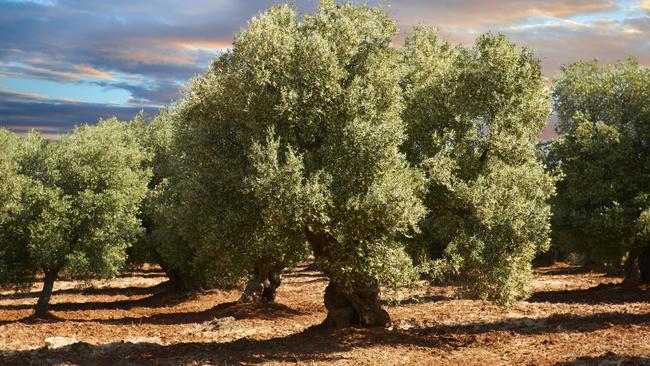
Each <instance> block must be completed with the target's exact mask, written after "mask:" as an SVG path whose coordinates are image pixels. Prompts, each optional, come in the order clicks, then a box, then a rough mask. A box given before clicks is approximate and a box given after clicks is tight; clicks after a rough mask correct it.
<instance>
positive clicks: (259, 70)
mask: <svg viewBox="0 0 650 366" xmlns="http://www.w3.org/2000/svg"><path fill="white" fill-rule="evenodd" d="M396 34H397V27H396V26H395V23H394V22H393V21H392V20H390V19H389V18H388V17H387V15H386V14H385V13H383V12H382V11H381V10H379V9H378V8H373V7H368V6H354V5H351V4H345V5H337V4H336V3H335V2H334V1H322V2H321V3H320V5H319V7H318V9H317V11H316V12H315V13H314V14H306V15H304V17H303V18H302V19H299V18H298V16H297V14H296V12H295V10H294V9H293V8H292V7H291V6H289V5H279V6H275V7H273V8H271V9H269V10H268V11H266V12H265V13H263V14H261V15H260V16H259V17H256V18H253V19H252V20H251V21H250V22H249V24H248V27H247V28H246V29H244V30H243V31H241V32H240V33H239V34H237V36H236V37H235V41H234V43H233V47H232V49H231V50H230V51H229V52H227V53H225V54H224V55H222V56H221V57H219V58H218V59H217V60H216V61H214V62H213V63H212V65H211V66H210V68H209V70H208V71H207V72H206V73H205V74H204V75H203V76H201V77H198V78H197V79H195V80H194V81H193V82H192V83H191V87H190V89H189V92H188V94H187V96H186V100H185V101H184V103H183V105H182V110H181V118H182V120H183V121H184V123H186V129H187V130H186V132H185V133H186V137H185V138H186V140H185V141H184V142H185V143H184V146H186V147H187V152H186V153H187V155H188V156H189V161H190V163H191V164H192V166H193V167H194V168H195V169H196V170H195V174H196V179H197V183H198V186H199V187H200V188H199V189H197V190H196V191H195V192H194V195H193V197H191V198H190V199H191V200H192V202H193V203H192V206H193V207H194V208H195V209H196V210H197V211H196V212H200V213H201V214H199V215H198V216H199V217H200V219H199V220H198V221H197V222H196V224H197V226H198V227H199V228H198V229H196V230H195V232H200V233H201V235H202V236H203V237H204V238H205V239H204V240H203V241H202V242H203V243H205V244H206V245H207V248H209V250H210V252H212V253H213V254H212V256H216V258H218V260H219V262H220V264H218V265H219V266H224V265H227V264H232V266H231V267H230V268H227V271H228V272H229V273H234V272H236V271H237V270H238V269H242V268H244V269H247V270H248V271H250V270H252V269H253V268H256V272H257V273H262V272H263V273H265V276H266V275H267V274H268V273H269V272H273V271H278V270H279V269H281V268H283V267H285V266H288V265H291V264H292V263H294V262H295V261H296V260H299V259H301V258H305V255H306V254H307V253H308V252H307V251H306V246H305V242H306V241H307V242H309V244H310V247H311V252H312V253H313V254H314V255H315V257H316V259H317V262H318V264H319V266H320V267H321V269H322V270H323V271H324V272H325V274H326V275H327V276H328V277H329V278H330V281H331V282H330V285H329V286H328V290H327V291H326V305H327V307H328V309H329V311H330V315H329V319H330V321H331V322H332V323H334V324H335V325H347V324H349V323H360V324H368V325H372V324H385V323H386V322H387V321H388V314H387V313H386V312H385V311H384V310H382V309H381V308H380V306H379V303H378V298H377V296H378V291H379V284H385V285H398V284H403V283H404V282H405V281H407V280H410V279H411V278H412V276H413V275H414V273H415V271H413V270H412V268H413V267H412V265H411V260H410V258H409V257H408V255H407V254H406V253H405V251H404V249H403V245H402V243H401V240H400V239H401V238H400V237H401V236H403V235H409V234H410V233H412V232H413V230H414V228H415V227H416V224H417V222H418V221H419V220H420V218H421V217H422V216H423V215H424V212H425V209H424V207H423V206H422V204H421V200H420V196H421V194H422V193H423V188H424V180H423V176H422V174H421V173H420V172H419V171H418V170H417V169H415V168H411V167H409V166H408V163H407V161H406V159H405V157H404V155H403V154H402V153H401V152H400V149H399V147H400V145H401V144H402V143H403V141H404V139H405V133H404V132H405V126H404V123H403V121H402V119H401V118H400V112H401V106H402V105H401V99H402V93H401V89H400V84H399V83H400V81H401V77H402V73H401V70H402V69H403V68H402V65H401V58H400V55H399V53H398V52H397V51H396V50H395V49H394V48H393V47H392V46H391V40H392V39H393V37H394V36H395V35H396ZM230 261H232V263H230Z"/></svg>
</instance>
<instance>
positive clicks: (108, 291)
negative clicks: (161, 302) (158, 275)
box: [0, 281, 171, 300]
mask: <svg viewBox="0 0 650 366" xmlns="http://www.w3.org/2000/svg"><path fill="white" fill-rule="evenodd" d="M170 287H171V285H170V284H169V282H168V281H165V282H161V283H159V284H157V285H155V286H148V287H139V286H129V287H75V288H67V289H60V290H54V291H52V296H57V295H100V296H101V295H103V296H117V295H124V296H138V295H150V294H155V293H160V292H163V291H166V290H168V289H169V288H170ZM40 294H41V292H40V291H30V292H16V293H14V294H10V295H0V300H20V299H31V298H37V297H38V296H39V295H40Z"/></svg>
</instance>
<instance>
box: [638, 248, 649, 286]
mask: <svg viewBox="0 0 650 366" xmlns="http://www.w3.org/2000/svg"><path fill="white" fill-rule="evenodd" d="M638 262H639V279H640V280H641V282H650V246H646V247H645V248H643V250H642V251H641V253H640V254H639V259H638Z"/></svg>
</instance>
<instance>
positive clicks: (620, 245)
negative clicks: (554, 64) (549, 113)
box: [551, 60, 650, 281]
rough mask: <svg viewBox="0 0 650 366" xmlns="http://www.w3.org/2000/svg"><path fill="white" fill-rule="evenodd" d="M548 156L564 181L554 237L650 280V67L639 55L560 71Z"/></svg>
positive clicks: (560, 186) (556, 204)
mask: <svg viewBox="0 0 650 366" xmlns="http://www.w3.org/2000/svg"><path fill="white" fill-rule="evenodd" d="M553 97H554V104H555V110H556V112H557V115H558V120H559V121H558V125H557V132H558V133H559V134H560V137H559V138H558V139H557V140H556V141H554V142H553V144H552V149H551V153H552V154H553V155H554V159H555V160H557V161H558V166H559V168H560V169H561V171H562V174H563V180H562V181H561V182H559V183H558V195H557V197H556V198H555V199H554V200H553V210H554V219H553V232H554V241H555V242H556V244H557V245H558V246H560V247H561V248H563V249H564V250H566V251H568V252H574V253H579V254H582V255H583V256H584V257H585V260H586V262H587V263H591V264H606V265H612V266H615V267H618V266H620V265H621V263H622V262H623V260H624V259H626V265H625V268H626V277H627V279H628V280H635V279H637V277H638V275H639V267H640V269H641V279H643V280H645V281H649V280H650V247H649V246H648V243H650V237H649V236H648V233H649V232H648V212H650V211H648V208H649V207H650V196H649V194H650V175H649V174H648V172H650V144H649V143H648V141H650V69H647V68H643V67H640V66H639V64H638V63H637V62H636V61H634V60H627V61H625V62H621V63H618V64H615V65H599V64H598V63H597V62H596V61H595V60H594V61H589V62H582V61H581V62H576V63H574V64H571V65H568V66H565V67H563V68H562V72H561V74H560V76H559V77H558V79H557V81H556V85H555V88H554V91H553Z"/></svg>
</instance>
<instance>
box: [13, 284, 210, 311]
mask: <svg viewBox="0 0 650 366" xmlns="http://www.w3.org/2000/svg"><path fill="white" fill-rule="evenodd" d="M97 290H98V291H100V290H102V289H97ZM114 290H116V291H118V292H117V293H116V294H121V295H135V294H134V293H131V294H129V293H126V292H121V291H119V290H120V289H110V291H111V292H112V291H114ZM133 290H134V291H135V292H136V293H137V292H141V293H142V294H151V295H149V296H146V297H143V298H140V299H133V300H118V301H106V302H103V301H91V302H64V303H53V304H51V305H50V310H52V311H84V310H129V309H132V308H136V307H146V308H155V307H166V306H174V305H177V304H179V303H181V302H184V301H187V300H190V299H192V298H194V297H196V296H198V295H199V294H197V293H195V292H177V291H174V290H172V288H171V287H170V286H167V285H166V284H165V283H163V284H159V285H156V286H152V287H142V288H134V289H133ZM84 294H88V293H86V292H84ZM114 295H115V294H114ZM53 299H56V297H55V296H53ZM33 308H34V304H9V305H0V310H29V309H33Z"/></svg>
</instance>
